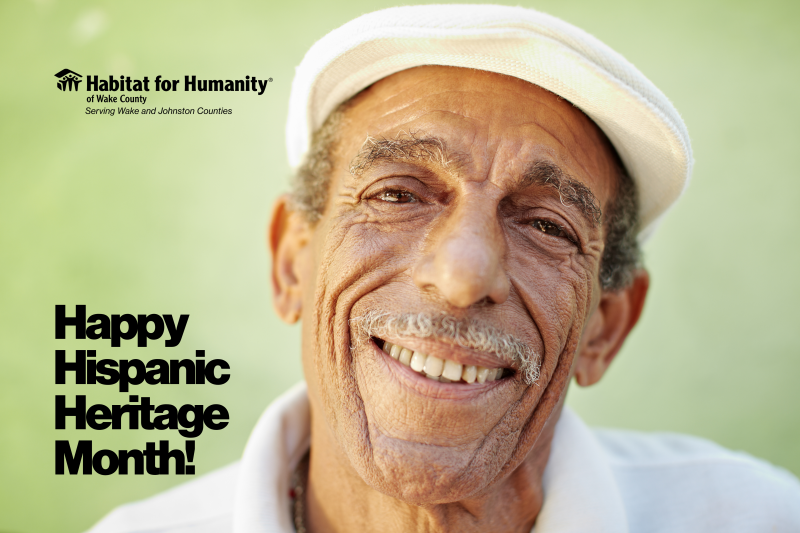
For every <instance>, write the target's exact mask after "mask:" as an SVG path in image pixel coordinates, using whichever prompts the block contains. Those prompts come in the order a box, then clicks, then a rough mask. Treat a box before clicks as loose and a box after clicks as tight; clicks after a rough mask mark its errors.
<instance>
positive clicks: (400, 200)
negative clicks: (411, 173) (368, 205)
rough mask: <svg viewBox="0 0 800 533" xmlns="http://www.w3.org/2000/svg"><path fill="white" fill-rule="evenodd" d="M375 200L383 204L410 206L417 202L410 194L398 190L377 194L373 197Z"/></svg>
mask: <svg viewBox="0 0 800 533" xmlns="http://www.w3.org/2000/svg"><path fill="white" fill-rule="evenodd" d="M375 198H376V199H378V200H382V201H384V202H391V203H393V204H411V203H415V202H418V201H419V200H418V199H417V197H416V196H414V195H413V194H411V193H410V192H408V191H398V190H388V191H382V192H379V193H378V194H376V195H375Z"/></svg>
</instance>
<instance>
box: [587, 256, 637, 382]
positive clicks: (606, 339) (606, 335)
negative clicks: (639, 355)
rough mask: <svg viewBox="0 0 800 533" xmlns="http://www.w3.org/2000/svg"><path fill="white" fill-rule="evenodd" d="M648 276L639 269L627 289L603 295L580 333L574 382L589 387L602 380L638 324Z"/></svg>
mask: <svg viewBox="0 0 800 533" xmlns="http://www.w3.org/2000/svg"><path fill="white" fill-rule="evenodd" d="M649 286H650V276H649V275H648V274H647V271H646V270H644V269H640V270H638V271H637V272H636V274H635V276H634V280H633V282H632V283H631V285H630V286H629V287H626V288H625V289H622V290H619V291H616V292H612V291H608V292H604V293H603V295H602V296H601V297H600V303H599V304H598V306H597V309H596V310H595V311H594V313H593V314H592V316H591V317H590V318H589V322H588V324H587V325H586V328H585V329H584V333H583V341H582V343H581V346H580V348H579V350H578V354H577V358H576V362H575V380H576V381H577V383H578V385H580V386H582V387H588V386H589V385H594V384H595V383H597V382H598V381H600V378H602V377H603V375H604V374H605V372H606V370H608V367H609V366H610V365H611V362H612V361H613V360H614V357H615V356H616V355H617V353H618V352H619V350H620V348H621V347H622V344H623V342H625V339H626V338H627V337H628V334H629V333H630V332H631V330H632V329H633V326H635V325H636V323H637V322H638V321H639V317H640V316H641V314H642V309H643V308H644V301H645V297H646V296H647V289H648V287H649Z"/></svg>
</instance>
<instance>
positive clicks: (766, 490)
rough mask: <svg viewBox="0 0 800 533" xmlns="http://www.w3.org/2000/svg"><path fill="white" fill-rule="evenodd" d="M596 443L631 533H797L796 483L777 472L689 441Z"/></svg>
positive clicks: (615, 437)
mask: <svg viewBox="0 0 800 533" xmlns="http://www.w3.org/2000/svg"><path fill="white" fill-rule="evenodd" d="M595 435H596V437H597V439H598V441H599V442H600V444H601V446H602V447H603V449H604V451H605V452H606V456H607V457H608V464H609V466H610V467H611V470H612V472H613V475H614V478H615V479H616V481H617V484H618V486H619V488H620V492H621V494H622V497H623V500H624V501H625V503H626V505H625V507H626V512H627V514H628V520H629V525H630V526H631V529H630V530H631V531H695V530H698V531H717V530H719V531H722V530H726V531H731V532H732V531H800V482H798V480H797V478H795V477H794V476H793V475H792V474H790V473H789V472H787V471H786V470H783V469H782V468H778V467H776V466H773V465H771V464H769V463H767V462H766V461H762V460H760V459H756V458H755V457H752V456H750V455H748V454H746V453H743V452H735V451H731V450H728V449H725V448H723V447H721V446H719V445H717V444H715V443H713V442H710V441H707V440H705V439H701V438H697V437H691V436H688V435H678V434H674V433H651V434H647V433H639V432H634V431H620V430H595ZM654 524H659V527H658V528H654V527H653V525H654Z"/></svg>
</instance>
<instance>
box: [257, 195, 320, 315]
mask: <svg viewBox="0 0 800 533" xmlns="http://www.w3.org/2000/svg"><path fill="white" fill-rule="evenodd" d="M309 237H310V228H309V226H308V223H307V222H306V221H305V219H304V217H303V216H302V215H301V214H300V213H298V212H297V211H294V210H292V209H291V207H290V204H289V197H288V196H287V195H282V196H281V197H280V198H278V200H277V201H276V202H275V206H274V207H273V209H272V219H271V221H270V225H269V228H268V233H267V238H268V241H269V242H268V244H269V250H270V255H271V256H272V303H273V307H274V308H275V312H276V313H277V314H278V316H279V317H280V318H281V320H283V321H284V322H286V323H287V324H294V323H295V322H297V321H298V320H299V319H300V313H301V312H302V309H303V292H302V279H301V277H302V276H301V273H302V272H303V268H304V266H305V265H304V264H303V261H305V260H306V258H307V254H306V251H307V246H308V243H309Z"/></svg>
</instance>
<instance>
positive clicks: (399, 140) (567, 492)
mask: <svg viewBox="0 0 800 533" xmlns="http://www.w3.org/2000/svg"><path fill="white" fill-rule="evenodd" d="M287 140H288V145H289V155H290V159H291V160H292V162H293V163H294V164H295V165H296V167H297V172H296V176H295V183H294V189H293V192H292V193H291V194H289V195H286V196H285V197H283V198H282V199H281V200H279V202H278V203H277V205H276V207H275V210H274V213H273V219H272V224H271V228H270V234H269V242H270V249H271V252H272V256H273V269H272V279H273V287H274V302H275V308H276V310H277V312H278V314H279V315H280V316H281V317H282V318H283V319H284V320H285V321H287V322H289V323H293V322H296V321H298V320H301V322H302V331H303V335H302V338H303V343H302V358H303V368H304V372H305V377H306V382H307V388H306V387H298V388H295V389H294V390H292V391H290V392H289V393H287V394H286V395H284V396H283V397H281V398H280V399H278V400H277V401H276V402H275V403H274V404H273V405H272V406H270V407H269V408H268V410H267V411H266V413H265V414H264V416H263V417H262V419H261V421H260V422H259V425H258V426H257V427H256V428H255V430H254V432H253V435H252V437H251V439H250V442H249V443H248V446H247V449H246V451H245V454H244V458H243V460H242V462H241V463H237V464H236V465H233V466H231V467H228V468H226V469H223V470H221V471H218V472H216V473H212V474H210V475H208V476H205V477H203V478H200V479H198V480H197V481H195V482H192V483H189V484H187V485H184V486H182V487H179V488H178V489H175V490H173V491H171V492H169V493H165V494H164V495H161V496H157V497H155V498H153V499H151V500H148V501H145V502H141V503H138V504H134V505H131V506H127V507H124V508H121V509H120V510H118V511H115V513H112V514H111V515H110V516H109V517H107V518H106V520H105V521H104V522H102V523H101V524H99V525H98V526H97V527H96V529H95V530H94V531H97V532H101V531H174V532H178V531H196V532H200V531H204V532H205V531H231V530H232V531H236V532H242V533H245V532H261V531H275V532H278V531H280V532H290V531H293V530H295V531H307V532H315V533H319V532H330V531H348V532H352V531H382V532H405V531H426V532H445V531H455V532H470V531H492V532H527V531H532V530H535V531H536V532H537V533H558V532H579V531H585V532H599V531H607V532H626V531H630V532H644V531H647V532H668V531H669V532H673V531H681V532H700V531H703V532H708V531H725V532H757V531H758V532H760V531H787V532H788V531H797V530H800V485H798V483H797V480H795V479H794V478H793V477H792V476H791V475H789V474H788V473H786V472H783V471H781V470H779V469H776V468H774V467H772V466H770V465H768V464H766V463H763V462H760V461H758V460H755V459H752V458H749V457H747V456H744V455H743V454H737V453H733V452H729V451H726V450H724V449H721V448H719V447H717V446H715V445H713V444H711V443H708V442H705V441H701V440H699V439H693V438H690V437H681V436H664V435H660V436H647V435H637V434H630V433H623V432H592V431H591V430H589V429H588V428H587V427H586V426H585V425H583V423H582V422H581V421H580V419H579V418H578V417H577V416H576V415H575V414H574V413H572V412H570V411H569V410H568V409H566V408H564V399H565V394H566V390H567V385H568V384H569V382H570V380H571V379H572V378H573V377H574V378H575V379H576V380H577V382H578V383H579V384H580V385H584V386H585V385H591V384H593V383H595V382H597V381H598V380H599V379H601V378H602V376H603V374H604V373H605V372H606V370H607V369H608V367H609V365H610V363H611V362H612V360H613V358H614V356H615V355H616V353H617V351H618V350H619V348H620V347H621V345H622V343H623V342H624V340H625V338H626V336H627V335H628V333H629V332H630V330H631V329H632V328H633V326H634V325H635V324H636V322H637V320H638V318H639V314H640V312H641V310H642V306H643V304H644V299H645V295H646V293H647V287H648V277H647V273H646V272H645V271H644V270H643V269H642V268H641V266H640V264H639V252H638V245H639V242H640V241H641V240H643V239H645V238H646V237H647V236H648V235H649V234H650V233H652V231H653V230H654V228H655V225H656V223H657V222H658V220H659V219H660V217H661V215H662V214H663V213H664V212H665V211H666V209H667V208H668V207H669V206H670V205H671V204H672V203H673V202H674V201H675V200H676V199H677V198H678V196H679V195H680V193H681V191H682V190H683V189H684V187H685V185H686V183H687V181H688V178H689V176H690V173H691V161H692V156H691V151H690V148H689V140H688V136H687V134H686V130H685V127H684V125H683V123H682V122H681V120H680V117H679V116H678V114H677V112H676V111H675V110H674V108H673V107H672V105H671V104H670V103H669V101H668V100H667V99H666V97H664V95H663V94H661V93H660V92H659V91H658V89H656V88H655V87H654V86H653V85H652V84H651V83H650V82H649V81H647V79H646V78H644V76H643V75H642V74H641V73H639V72H638V71H637V70H635V69H634V68H633V66H631V65H630V64H629V63H627V62H626V61H625V60H624V59H623V58H621V57H620V56H619V55H617V54H616V53H615V52H613V51H611V50H610V49H608V48H607V47H605V46H604V45H602V44H601V43H599V42H598V41H597V40H595V39H594V38H592V37H591V36H589V35H587V34H585V33H583V32H581V31H580V30H578V29H577V28H574V27H572V26H569V25H567V24H565V23H564V22H562V21H559V20H557V19H554V18H552V17H548V16H546V15H542V14H540V13H537V12H533V11H530V10H525V9H521V8H510V7H500V6H418V7H407V8H396V9H391V10H385V11H382V12H377V13H373V14H370V15H366V16H364V17H361V18H359V19H357V20H355V21H353V22H351V23H348V24H347V25H345V26H344V27H342V28H340V29H338V30H336V31H334V32H332V33H331V34H329V35H328V36H326V37H325V38H323V39H322V40H321V41H320V42H319V43H317V44H316V45H315V46H314V47H313V48H312V49H311V50H310V51H309V53H308V54H307V56H306V58H305V59H304V61H303V64H301V66H300V67H299V68H298V72H297V77H296V79H295V83H294V86H293V92H292V101H291V103H290V116H289V124H288V128H287Z"/></svg>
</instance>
